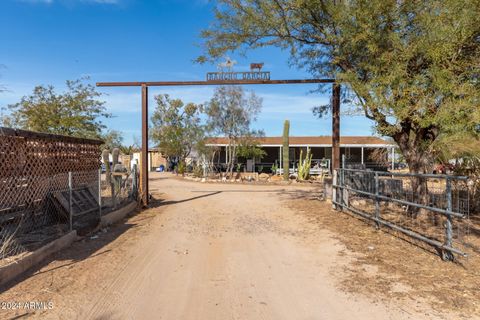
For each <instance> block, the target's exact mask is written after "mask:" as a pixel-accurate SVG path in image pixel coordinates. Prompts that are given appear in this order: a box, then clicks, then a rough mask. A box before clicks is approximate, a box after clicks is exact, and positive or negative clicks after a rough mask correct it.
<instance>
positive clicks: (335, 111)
mask: <svg viewBox="0 0 480 320" xmlns="http://www.w3.org/2000/svg"><path fill="white" fill-rule="evenodd" d="M308 83H332V170H335V169H338V168H340V84H338V83H336V82H335V79H303V80H298V79H297V80H221V81H153V82H148V81H147V82H97V87H141V88H142V153H141V166H140V194H141V201H142V204H143V206H148V201H149V199H148V87H172V86H212V85H214V86H224V85H246V84H308Z"/></svg>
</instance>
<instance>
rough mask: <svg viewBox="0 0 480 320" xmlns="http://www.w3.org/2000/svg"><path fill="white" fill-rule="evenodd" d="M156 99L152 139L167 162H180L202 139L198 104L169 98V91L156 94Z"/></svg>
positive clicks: (202, 131)
mask: <svg viewBox="0 0 480 320" xmlns="http://www.w3.org/2000/svg"><path fill="white" fill-rule="evenodd" d="M155 100H156V102H157V107H156V109H155V111H154V112H153V115H152V130H151V139H152V140H153V141H154V142H155V143H157V145H158V148H159V149H160V151H161V152H162V154H163V155H164V156H165V157H166V158H167V159H169V161H171V160H173V159H175V160H177V161H178V163H179V164H180V163H182V165H183V164H184V162H185V159H186V158H187V157H188V156H189V155H190V153H191V152H192V150H193V149H194V148H196V146H197V145H198V144H199V143H200V142H201V141H202V140H203V139H204V133H205V131H204V127H203V125H202V123H201V119H200V112H201V110H200V109H201V106H200V105H196V104H194V103H188V104H185V103H184V102H183V101H182V100H180V99H171V98H170V96H169V95H168V94H165V95H158V96H156V97H155Z"/></svg>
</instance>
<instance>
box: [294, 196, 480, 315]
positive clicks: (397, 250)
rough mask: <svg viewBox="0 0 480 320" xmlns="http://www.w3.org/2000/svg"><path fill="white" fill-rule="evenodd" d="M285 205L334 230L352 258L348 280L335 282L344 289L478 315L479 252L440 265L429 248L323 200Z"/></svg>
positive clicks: (479, 287)
mask: <svg viewBox="0 0 480 320" xmlns="http://www.w3.org/2000/svg"><path fill="white" fill-rule="evenodd" d="M287 203H288V206H289V207H291V208H292V209H293V210H295V211H296V212H299V214H303V215H306V216H307V217H308V219H309V220H310V221H313V222H314V223H316V224H318V225H319V227H321V228H325V229H327V230H329V231H331V232H333V233H334V234H335V235H336V238H337V239H338V240H339V241H341V243H343V244H344V245H345V247H346V248H347V249H348V250H349V251H352V252H353V253H354V255H355V257H356V259H355V260H354V262H353V263H352V264H349V265H347V266H345V267H344V268H345V269H346V270H344V271H345V274H347V276H346V277H345V278H344V279H343V280H342V281H341V283H340V286H341V288H342V289H344V290H345V291H348V292H352V293H361V294H365V295H367V296H369V297H370V298H372V299H374V300H387V301H388V300H390V301H391V300H401V299H410V300H413V301H415V302H416V303H418V304H421V303H425V302H428V303H431V304H432V306H433V307H434V308H435V309H436V310H438V311H440V310H451V311H454V312H455V313H457V314H458V315H459V317H463V318H465V319H468V318H470V317H471V315H475V314H476V315H480V256H479V254H478V252H474V251H470V252H468V253H469V257H468V258H459V259H457V261H456V262H454V263H451V262H444V261H442V260H441V259H440V257H439V256H438V254H436V252H435V250H433V249H432V248H429V247H426V246H425V245H424V244H422V243H418V242H416V241H413V240H411V239H410V238H407V237H405V236H403V235H401V234H398V233H396V232H393V231H390V230H389V229H386V228H382V229H381V230H376V229H375V227H374V226H373V224H372V223H371V222H367V221H365V220H363V219H361V218H358V217H357V216H354V215H353V214H349V213H345V212H339V211H334V210H332V209H331V205H330V204H329V203H327V202H323V201H318V200H315V199H311V198H310V199H309V198H307V197H305V198H296V199H290V200H289V201H288V202H287ZM476 240H480V239H478V236H477V239H476Z"/></svg>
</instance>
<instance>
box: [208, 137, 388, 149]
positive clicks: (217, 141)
mask: <svg viewBox="0 0 480 320" xmlns="http://www.w3.org/2000/svg"><path fill="white" fill-rule="evenodd" d="M282 139H283V138H282V137H262V138H257V139H256V141H257V143H258V144H259V145H261V146H281V145H282ZM289 140H290V146H324V147H328V146H331V145H332V137H331V136H305V137H290V138H289ZM206 143H207V145H217V146H224V145H228V138H225V137H212V138H207V141H206ZM340 145H341V146H359V147H361V146H372V147H381V146H382V147H383V146H392V145H393V144H392V143H391V142H389V141H386V140H384V139H381V138H378V137H371V136H343V137H340Z"/></svg>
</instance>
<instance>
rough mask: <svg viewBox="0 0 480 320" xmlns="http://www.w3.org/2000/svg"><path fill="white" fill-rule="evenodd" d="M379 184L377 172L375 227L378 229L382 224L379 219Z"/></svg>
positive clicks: (376, 173)
mask: <svg viewBox="0 0 480 320" xmlns="http://www.w3.org/2000/svg"><path fill="white" fill-rule="evenodd" d="M378 189H379V182H378V172H375V219H377V220H376V221H375V225H376V228H377V229H380V223H379V222H378V219H380V201H379V199H378V195H379V190H378Z"/></svg>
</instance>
